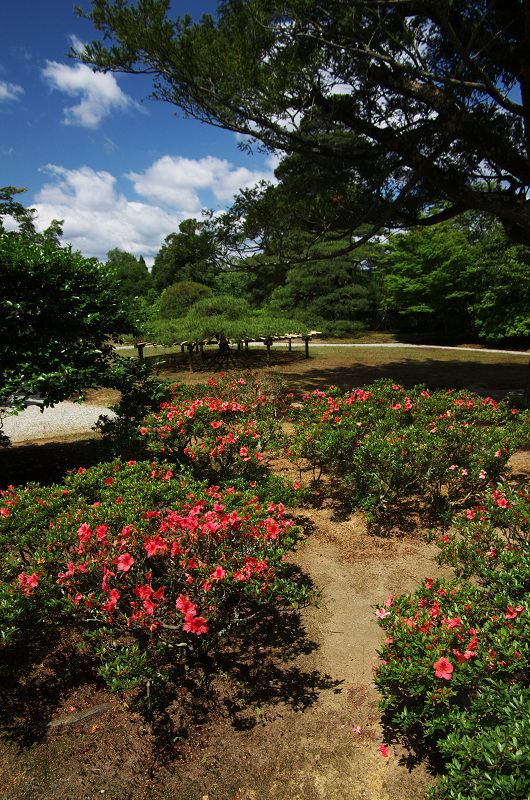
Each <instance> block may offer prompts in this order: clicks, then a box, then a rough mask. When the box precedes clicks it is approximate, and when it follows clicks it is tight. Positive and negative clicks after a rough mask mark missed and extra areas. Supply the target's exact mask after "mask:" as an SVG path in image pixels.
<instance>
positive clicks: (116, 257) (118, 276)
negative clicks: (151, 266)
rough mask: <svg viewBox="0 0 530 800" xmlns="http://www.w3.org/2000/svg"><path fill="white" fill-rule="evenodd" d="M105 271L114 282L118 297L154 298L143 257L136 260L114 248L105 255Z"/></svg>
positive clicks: (150, 279) (154, 293)
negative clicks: (106, 270)
mask: <svg viewBox="0 0 530 800" xmlns="http://www.w3.org/2000/svg"><path fill="white" fill-rule="evenodd" d="M107 269H108V272H109V274H110V275H111V277H112V278H113V279H114V280H115V282H116V291H117V294H118V297H121V298H127V297H128V298H135V297H148V298H150V299H151V300H152V299H154V297H156V292H154V291H153V280H152V277H151V273H150V272H149V270H148V269H147V264H146V263H145V261H144V258H143V256H140V258H136V256H133V254H132V253H128V252H127V251H126V250H120V249H119V248H118V247H115V248H113V249H112V250H109V252H108V253H107Z"/></svg>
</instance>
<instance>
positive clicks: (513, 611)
mask: <svg viewBox="0 0 530 800" xmlns="http://www.w3.org/2000/svg"><path fill="white" fill-rule="evenodd" d="M523 611H524V606H516V607H515V608H512V607H511V606H508V610H507V612H506V615H505V617H504V619H515V618H516V617H518V616H519V614H521V613H522V612H523Z"/></svg>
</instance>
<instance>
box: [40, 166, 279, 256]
mask: <svg viewBox="0 0 530 800" xmlns="http://www.w3.org/2000/svg"><path fill="white" fill-rule="evenodd" d="M273 164H274V159H271V160H270V162H267V164H266V167H265V169H263V170H251V169H247V168H245V167H235V166H234V165H233V164H232V163H230V162H229V161H227V160H224V159H220V158H217V157H215V156H206V157H205V158H201V159H198V160H193V159H188V158H183V157H175V156H164V157H162V158H160V159H158V160H157V161H155V162H154V163H153V164H152V165H151V166H150V167H148V168H147V169H146V170H145V172H143V173H142V174H139V173H135V172H130V173H129V174H128V175H126V176H125V177H126V178H128V179H129V180H130V181H132V183H133V187H134V190H135V192H136V195H137V196H138V197H137V198H133V199H128V198H127V197H126V196H125V195H124V194H120V193H119V192H118V191H117V189H116V181H117V179H116V177H115V176H114V175H112V174H111V173H110V172H106V171H96V170H94V169H92V168H91V167H88V166H83V167H80V168H78V169H66V168H65V167H62V166H57V165H55V164H48V165H47V166H46V167H44V168H43V169H42V170H41V171H42V172H45V173H46V174H47V175H48V176H49V178H50V180H48V181H47V182H46V183H45V184H44V186H43V187H42V189H41V190H40V191H39V193H38V194H37V195H36V196H35V202H34V203H33V204H32V205H33V207H35V209H36V210H37V213H38V218H37V227H38V229H39V230H44V228H46V227H47V226H48V225H49V224H50V222H51V220H52V219H59V220H60V219H63V220H64V225H63V230H64V236H63V242H64V243H66V242H68V243H69V244H71V245H72V247H73V248H74V249H75V250H80V251H81V252H82V253H83V255H85V256H96V257H97V258H99V259H101V260H105V257H106V254H107V252H108V251H109V250H112V249H113V248H115V247H118V248H119V249H120V250H126V251H127V252H129V253H133V254H134V255H136V256H140V255H143V256H144V258H145V260H146V263H147V264H148V265H151V264H152V262H153V258H154V256H155V255H156V253H157V252H158V250H159V249H160V246H161V244H162V242H163V240H164V239H165V237H166V236H167V235H168V234H170V233H172V232H174V231H177V230H178V226H179V224H180V223H181V222H182V220H184V219H189V218H190V217H197V218H198V217H200V216H201V212H202V209H203V208H205V207H207V206H208V204H209V200H211V196H210V195H209V192H212V193H213V195H214V196H215V198H216V199H217V200H218V201H219V203H220V204H221V205H222V206H223V207H224V206H226V205H228V204H229V203H231V202H232V200H233V196H234V194H236V193H237V192H238V191H239V189H241V188H244V187H247V186H252V185H255V184H256V183H257V182H258V181H259V180H261V179H266V180H274V175H273V173H272V171H268V167H269V166H271V167H272V166H273ZM142 198H143V199H142ZM146 200H147V202H146Z"/></svg>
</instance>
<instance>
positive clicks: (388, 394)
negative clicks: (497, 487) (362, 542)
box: [289, 381, 529, 515]
mask: <svg viewBox="0 0 530 800" xmlns="http://www.w3.org/2000/svg"><path fill="white" fill-rule="evenodd" d="M293 418H294V422H295V426H296V428H295V434H294V437H293V441H292V442H291V443H290V445H289V446H290V452H291V454H292V456H294V457H295V458H296V459H298V462H299V466H300V468H301V469H304V468H309V469H311V470H312V472H313V477H314V478H316V479H318V478H319V477H320V474H321V473H322V471H326V472H327V473H331V474H332V475H335V476H336V477H337V479H338V480H339V481H340V484H341V486H342V489H343V491H344V493H345V494H346V495H349V497H350V501H351V504H352V505H354V506H360V507H363V508H365V509H376V510H377V509H379V510H380V509H384V508H385V506H387V505H388V504H389V503H391V502H392V501H395V500H396V499H399V498H401V497H403V496H406V497H410V496H412V495H414V494H416V495H419V496H421V497H424V498H425V500H426V501H427V502H429V503H430V505H431V507H432V508H433V510H434V511H435V512H438V513H441V514H446V515H450V513H451V511H452V509H453V508H455V507H458V506H459V505H460V506H461V505H464V504H466V503H468V502H469V500H470V499H471V498H473V497H475V496H476V495H477V494H479V493H480V492H481V491H482V489H483V488H484V487H485V486H486V485H487V484H488V483H489V482H490V481H496V480H498V479H499V478H500V477H501V476H502V475H503V474H504V471H505V468H506V463H507V461H508V458H509V456H510V454H511V453H512V452H513V450H514V449H515V447H516V446H517V445H518V443H519V442H520V441H522V440H523V439H525V438H526V437H527V436H528V430H529V427H528V425H529V423H528V415H520V414H518V413H517V412H516V411H515V409H511V408H508V406H506V405H505V404H502V403H500V404H499V403H497V402H496V401H494V400H492V399H491V398H486V399H483V398H480V397H478V396H477V395H473V394H470V393H466V392H459V393H453V392H442V391H437V392H429V391H427V390H426V389H425V388H423V387H416V388H415V389H413V390H411V391H409V392H406V391H405V390H404V389H403V387H400V386H398V385H396V384H393V383H390V382H387V381H380V382H377V383H375V384H373V385H372V386H368V387H365V388H364V389H357V390H355V391H353V392H349V393H346V394H342V393H340V392H339V391H337V390H336V389H333V388H332V389H331V390H330V391H329V392H322V391H315V392H313V393H312V394H310V395H306V396H305V397H304V402H303V405H302V407H298V408H296V409H293Z"/></svg>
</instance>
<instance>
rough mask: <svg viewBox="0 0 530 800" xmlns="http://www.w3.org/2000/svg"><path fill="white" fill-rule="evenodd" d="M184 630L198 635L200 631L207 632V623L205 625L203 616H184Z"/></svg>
mask: <svg viewBox="0 0 530 800" xmlns="http://www.w3.org/2000/svg"><path fill="white" fill-rule="evenodd" d="M184 630H185V631H187V632H188V633H195V634H197V636H199V635H200V634H201V633H207V632H208V625H206V620H205V619H204V617H189V618H186V622H185V623H184Z"/></svg>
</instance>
